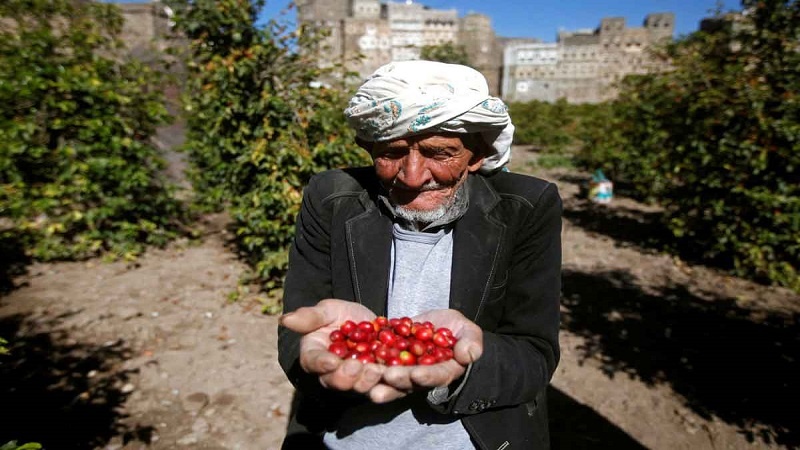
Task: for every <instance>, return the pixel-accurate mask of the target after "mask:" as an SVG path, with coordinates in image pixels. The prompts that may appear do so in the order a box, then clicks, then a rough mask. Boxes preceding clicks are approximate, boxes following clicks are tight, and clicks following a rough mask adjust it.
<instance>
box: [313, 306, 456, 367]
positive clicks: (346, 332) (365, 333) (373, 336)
mask: <svg viewBox="0 0 800 450" xmlns="http://www.w3.org/2000/svg"><path fill="white" fill-rule="evenodd" d="M330 339H331V344H330V346H328V351H330V352H331V353H333V354H335V355H336V356H338V357H340V358H342V359H347V358H350V359H357V360H359V361H361V362H362V363H377V364H384V365H387V366H414V365H430V364H436V363H438V362H442V361H448V360H450V359H453V346H454V345H455V344H456V341H457V339H456V338H455V337H454V336H453V332H452V331H450V330H449V329H448V328H445V327H441V328H436V327H435V326H434V325H433V324H432V323H431V322H414V321H412V320H411V319H410V318H408V317H401V318H394V319H387V318H386V317H382V316H381V317H377V318H375V319H374V320H372V321H363V322H359V323H356V322H353V321H352V320H347V321H345V322H344V323H342V324H341V325H340V326H339V329H337V330H334V331H332V332H331V334H330Z"/></svg>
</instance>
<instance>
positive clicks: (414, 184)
mask: <svg viewBox="0 0 800 450" xmlns="http://www.w3.org/2000/svg"><path fill="white" fill-rule="evenodd" d="M397 178H398V180H399V181H400V182H401V183H403V184H404V185H406V186H407V187H409V188H411V189H419V188H421V187H422V186H424V185H425V184H426V183H427V182H429V181H431V173H430V171H429V170H428V159H427V158H426V157H425V156H423V155H422V154H420V152H418V151H416V150H411V151H410V152H408V154H407V155H405V156H404V157H403V162H402V165H401V167H400V173H399V174H398V177H397Z"/></svg>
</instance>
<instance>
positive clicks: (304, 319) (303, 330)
mask: <svg viewBox="0 0 800 450" xmlns="http://www.w3.org/2000/svg"><path fill="white" fill-rule="evenodd" d="M279 323H280V324H281V325H282V326H284V327H286V328H288V329H290V330H292V331H295V332H297V333H300V334H308V333H310V332H312V331H316V330H318V329H320V328H322V327H324V326H325V325H328V320H326V316H325V314H324V312H323V311H322V309H321V308H317V307H315V306H306V307H303V308H299V309H297V310H296V311H293V312H290V313H286V314H284V315H282V316H281V318H280V319H279Z"/></svg>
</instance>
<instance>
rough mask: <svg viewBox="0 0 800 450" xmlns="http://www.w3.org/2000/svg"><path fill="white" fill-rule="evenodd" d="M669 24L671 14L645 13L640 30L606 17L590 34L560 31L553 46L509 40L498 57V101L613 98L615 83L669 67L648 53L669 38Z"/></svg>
mask: <svg viewBox="0 0 800 450" xmlns="http://www.w3.org/2000/svg"><path fill="white" fill-rule="evenodd" d="M674 23H675V18H674V15H673V14H672V13H658V14H650V15H648V16H647V18H646V19H645V21H644V25H643V26H642V27H626V26H625V19H624V18H621V17H609V18H604V19H602V21H601V22H600V27H598V28H597V29H595V30H579V31H573V32H565V31H563V32H560V33H559V34H558V40H557V41H556V42H555V43H540V42H519V41H517V42H513V41H512V42H509V43H508V44H507V45H506V46H505V49H504V58H503V60H504V61H503V89H502V95H503V98H504V99H505V100H506V101H509V102H513V101H530V100H544V101H555V100H557V99H559V98H564V99H566V100H567V101H568V102H571V103H595V102H600V101H603V100H607V99H610V98H613V97H614V95H615V94H616V92H615V89H614V82H615V81H617V80H619V79H621V78H622V77H624V76H625V75H629V74H641V73H650V72H655V71H659V70H664V69H666V68H667V67H668V66H667V63H666V62H664V61H661V60H659V59H657V58H654V57H653V56H652V55H651V54H650V53H649V52H648V49H650V48H651V47H652V46H653V45H654V44H657V43H659V42H663V41H664V40H665V39H671V38H672V33H673V29H674Z"/></svg>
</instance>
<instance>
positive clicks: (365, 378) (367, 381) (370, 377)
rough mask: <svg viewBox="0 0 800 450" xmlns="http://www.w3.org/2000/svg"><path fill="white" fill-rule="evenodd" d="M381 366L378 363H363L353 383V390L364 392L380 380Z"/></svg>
mask: <svg viewBox="0 0 800 450" xmlns="http://www.w3.org/2000/svg"><path fill="white" fill-rule="evenodd" d="M383 367H384V366H380V365H378V364H364V368H363V370H361V373H360V374H359V377H358V379H357V380H356V382H355V383H353V390H354V391H356V392H360V393H362V394H365V393H367V392H369V390H370V389H372V388H373V387H375V385H376V384H378V382H380V381H381V375H382V374H383Z"/></svg>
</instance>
